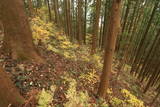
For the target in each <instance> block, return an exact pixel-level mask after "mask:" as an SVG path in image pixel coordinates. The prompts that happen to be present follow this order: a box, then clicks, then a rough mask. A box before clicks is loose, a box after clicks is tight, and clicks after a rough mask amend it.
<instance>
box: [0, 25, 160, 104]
mask: <svg viewBox="0 0 160 107" xmlns="http://www.w3.org/2000/svg"><path fill="white" fill-rule="evenodd" d="M55 31H56V32H55ZM46 44H47V45H46ZM46 44H42V45H40V46H37V48H38V49H39V50H40V53H41V55H42V56H43V57H44V59H45V60H46V62H47V63H46V64H45V65H42V64H37V63H34V62H32V63H31V62H20V61H14V60H12V59H11V58H10V57H9V56H8V55H6V54H5V53H0V64H1V65H3V68H4V69H5V71H6V72H7V73H8V74H9V75H10V76H11V78H12V80H13V81H14V83H15V85H16V86H17V87H18V89H19V90H20V93H21V94H22V95H23V96H24V97H25V98H26V99H27V98H28V97H31V96H32V95H31V94H30V92H31V90H38V91H41V90H42V89H45V90H50V91H52V90H54V89H52V88H53V87H54V88H55V90H54V93H52V96H53V99H52V103H51V104H50V105H52V106H54V107H67V104H68V105H69V103H74V102H73V101H74V99H75V98H76V100H79V99H80V101H81V99H84V100H85V99H86V98H85V97H84V96H83V95H82V96H81V97H78V96H77V95H79V96H80V95H81V94H80V93H79V92H83V93H85V92H86V91H87V93H88V96H89V100H88V102H89V104H90V105H92V106H91V107H143V106H139V105H141V103H142V102H144V104H145V105H147V106H148V107H160V106H158V105H160V102H158V101H160V99H158V100H157V102H155V104H154V105H152V106H150V105H149V104H150V103H151V102H152V99H153V98H154V96H155V93H154V92H153V91H152V90H151V91H149V92H148V93H147V94H145V95H144V94H143V85H142V84H141V83H140V82H139V81H138V80H137V79H136V78H134V77H132V76H131V75H130V74H129V72H128V69H129V66H127V65H126V66H125V68H124V71H122V72H121V73H120V75H119V76H118V78H117V73H118V72H119V70H118V68H117V64H118V61H116V60H114V63H113V66H114V67H113V71H112V75H111V79H110V89H109V90H107V93H108V95H109V99H108V100H107V104H108V105H109V106H107V104H106V105H105V104H104V102H103V101H102V102H99V101H98V100H97V99H96V92H97V89H98V84H99V77H100V74H101V70H102V65H103V64H102V62H103V61H102V58H101V56H102V55H96V56H94V57H93V56H92V57H90V55H89V48H87V49H86V46H79V45H77V44H72V43H71V42H69V40H68V39H67V38H66V37H65V36H64V35H63V33H62V32H61V31H59V32H57V29H56V28H54V32H52V36H51V37H49V41H48V42H47V43H46ZM72 94H73V95H72ZM75 94H76V95H75ZM85 96H87V94H85ZM71 100H73V101H71ZM81 102H83V103H85V101H81ZM78 103H79V102H78ZM98 103H101V104H98ZM102 103H103V104H102ZM131 103H132V104H131ZM137 103H139V105H138V106H136V104H137ZM127 104H130V106H127ZM147 106H146V107H147ZM68 107H70V106H68ZM76 107H82V106H76ZM86 107H87V106H86Z"/></svg>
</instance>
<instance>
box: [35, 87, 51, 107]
mask: <svg viewBox="0 0 160 107" xmlns="http://www.w3.org/2000/svg"><path fill="white" fill-rule="evenodd" d="M51 102H52V94H51V93H50V92H49V91H45V90H44V89H43V90H42V91H41V93H40V95H39V100H38V106H37V107H50V106H49V104H50V103H51Z"/></svg>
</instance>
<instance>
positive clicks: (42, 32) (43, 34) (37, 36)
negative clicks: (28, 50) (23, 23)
mask: <svg viewBox="0 0 160 107" xmlns="http://www.w3.org/2000/svg"><path fill="white" fill-rule="evenodd" d="M31 27H32V31H33V39H34V42H35V44H38V42H39V41H41V42H43V43H46V42H48V41H49V37H50V36H51V35H52V27H53V24H52V23H46V22H45V21H43V20H41V19H40V17H35V18H33V19H32V20H31Z"/></svg>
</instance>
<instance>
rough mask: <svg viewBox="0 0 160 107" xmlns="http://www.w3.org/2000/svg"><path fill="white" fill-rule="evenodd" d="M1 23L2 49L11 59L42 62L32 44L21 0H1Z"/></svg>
mask: <svg viewBox="0 0 160 107" xmlns="http://www.w3.org/2000/svg"><path fill="white" fill-rule="evenodd" d="M0 10H2V16H3V17H2V23H3V25H4V35H5V36H4V44H3V49H4V51H6V52H9V53H10V54H11V56H12V58H13V59H17V60H34V61H36V62H38V63H44V61H43V59H42V58H41V57H40V56H39V55H38V53H37V51H36V49H35V46H34V44H33V38H32V32H31V29H30V26H29V22H28V20H27V17H26V14H25V12H24V5H23V2H22V1H21V0H1V1H0Z"/></svg>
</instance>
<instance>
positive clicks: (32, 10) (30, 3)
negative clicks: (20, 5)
mask: <svg viewBox="0 0 160 107" xmlns="http://www.w3.org/2000/svg"><path fill="white" fill-rule="evenodd" d="M28 7H29V14H30V16H31V17H33V15H34V9H33V5H32V0H28Z"/></svg>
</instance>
